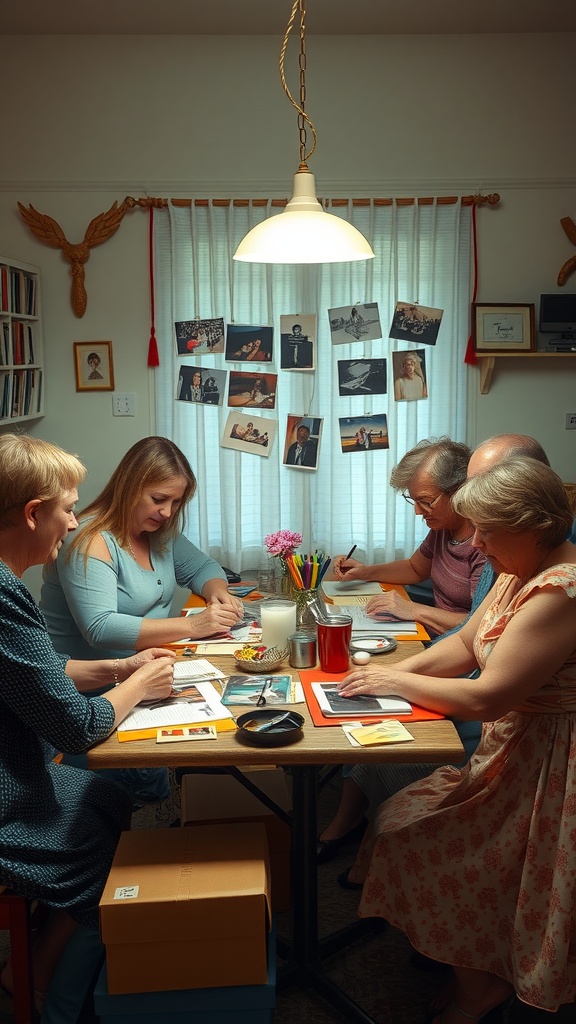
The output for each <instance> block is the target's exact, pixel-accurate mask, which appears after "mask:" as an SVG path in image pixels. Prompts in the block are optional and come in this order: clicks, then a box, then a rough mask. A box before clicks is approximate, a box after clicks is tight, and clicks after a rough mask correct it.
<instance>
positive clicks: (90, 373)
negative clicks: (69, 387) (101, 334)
mask: <svg viewBox="0 0 576 1024" xmlns="http://www.w3.org/2000/svg"><path fill="white" fill-rule="evenodd" d="M74 369H75V371H76V391H113V390H114V366H113V364H112V342H111V341H75V342H74Z"/></svg>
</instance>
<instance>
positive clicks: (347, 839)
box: [316, 818, 368, 864]
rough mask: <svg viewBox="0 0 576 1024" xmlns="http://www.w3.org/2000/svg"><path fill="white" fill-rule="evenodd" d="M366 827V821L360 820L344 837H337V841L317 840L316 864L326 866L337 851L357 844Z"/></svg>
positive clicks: (365, 819) (364, 819)
mask: <svg viewBox="0 0 576 1024" xmlns="http://www.w3.org/2000/svg"><path fill="white" fill-rule="evenodd" d="M367 827H368V819H367V818H362V821H360V822H358V824H357V825H355V826H354V828H351V829H350V831H349V832H346V835H343V836H339V837H338V839H319V840H318V852H317V856H316V860H317V862H318V864H326V863H327V861H329V860H333V859H334V857H335V856H336V855H337V853H338V851H339V850H342V849H343V848H344V847H345V846H351V845H352V843H357V842H358V843H359V842H360V840H361V839H362V836H363V835H364V833H365V831H366V829H367Z"/></svg>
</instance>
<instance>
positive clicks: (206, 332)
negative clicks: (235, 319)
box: [174, 316, 224, 356]
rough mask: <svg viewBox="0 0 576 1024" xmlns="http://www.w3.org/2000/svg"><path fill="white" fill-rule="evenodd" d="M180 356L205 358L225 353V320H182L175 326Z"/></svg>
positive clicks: (219, 318)
mask: <svg viewBox="0 0 576 1024" xmlns="http://www.w3.org/2000/svg"><path fill="white" fill-rule="evenodd" d="M174 330H175V332H176V350H177V352H178V355H179V356H205V355H212V353H213V352H223V351H224V320H223V318H222V317H221V316H219V317H214V318H213V319H210V320H181V321H180V322H179V323H175V324H174Z"/></svg>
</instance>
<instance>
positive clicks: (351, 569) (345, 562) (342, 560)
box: [334, 544, 364, 580]
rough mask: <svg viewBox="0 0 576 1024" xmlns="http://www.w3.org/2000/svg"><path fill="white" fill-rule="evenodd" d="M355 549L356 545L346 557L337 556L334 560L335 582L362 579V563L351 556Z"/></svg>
mask: <svg viewBox="0 0 576 1024" xmlns="http://www.w3.org/2000/svg"><path fill="white" fill-rule="evenodd" d="M356 547H357V545H356V544H354V545H353V547H351V548H350V551H349V552H348V554H347V555H338V557H337V558H335V559H334V576H335V578H336V579H337V580H344V579H346V580H360V579H363V574H362V572H361V570H362V569H363V568H364V566H363V563H362V562H359V561H358V560H357V559H356V558H354V559H353V558H352V555H353V554H354V552H355V551H356ZM359 570H360V572H359Z"/></svg>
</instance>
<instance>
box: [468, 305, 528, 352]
mask: <svg viewBox="0 0 576 1024" xmlns="http://www.w3.org/2000/svg"><path fill="white" fill-rule="evenodd" d="M472 333H473V338H474V349H475V351H476V352H478V353H489V352H532V351H533V350H534V348H535V343H536V332H535V327H534V303H533V302H527V303H521V302H508V303H498V304H496V303H494V304H488V303H485V302H474V303H473V304H472Z"/></svg>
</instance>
